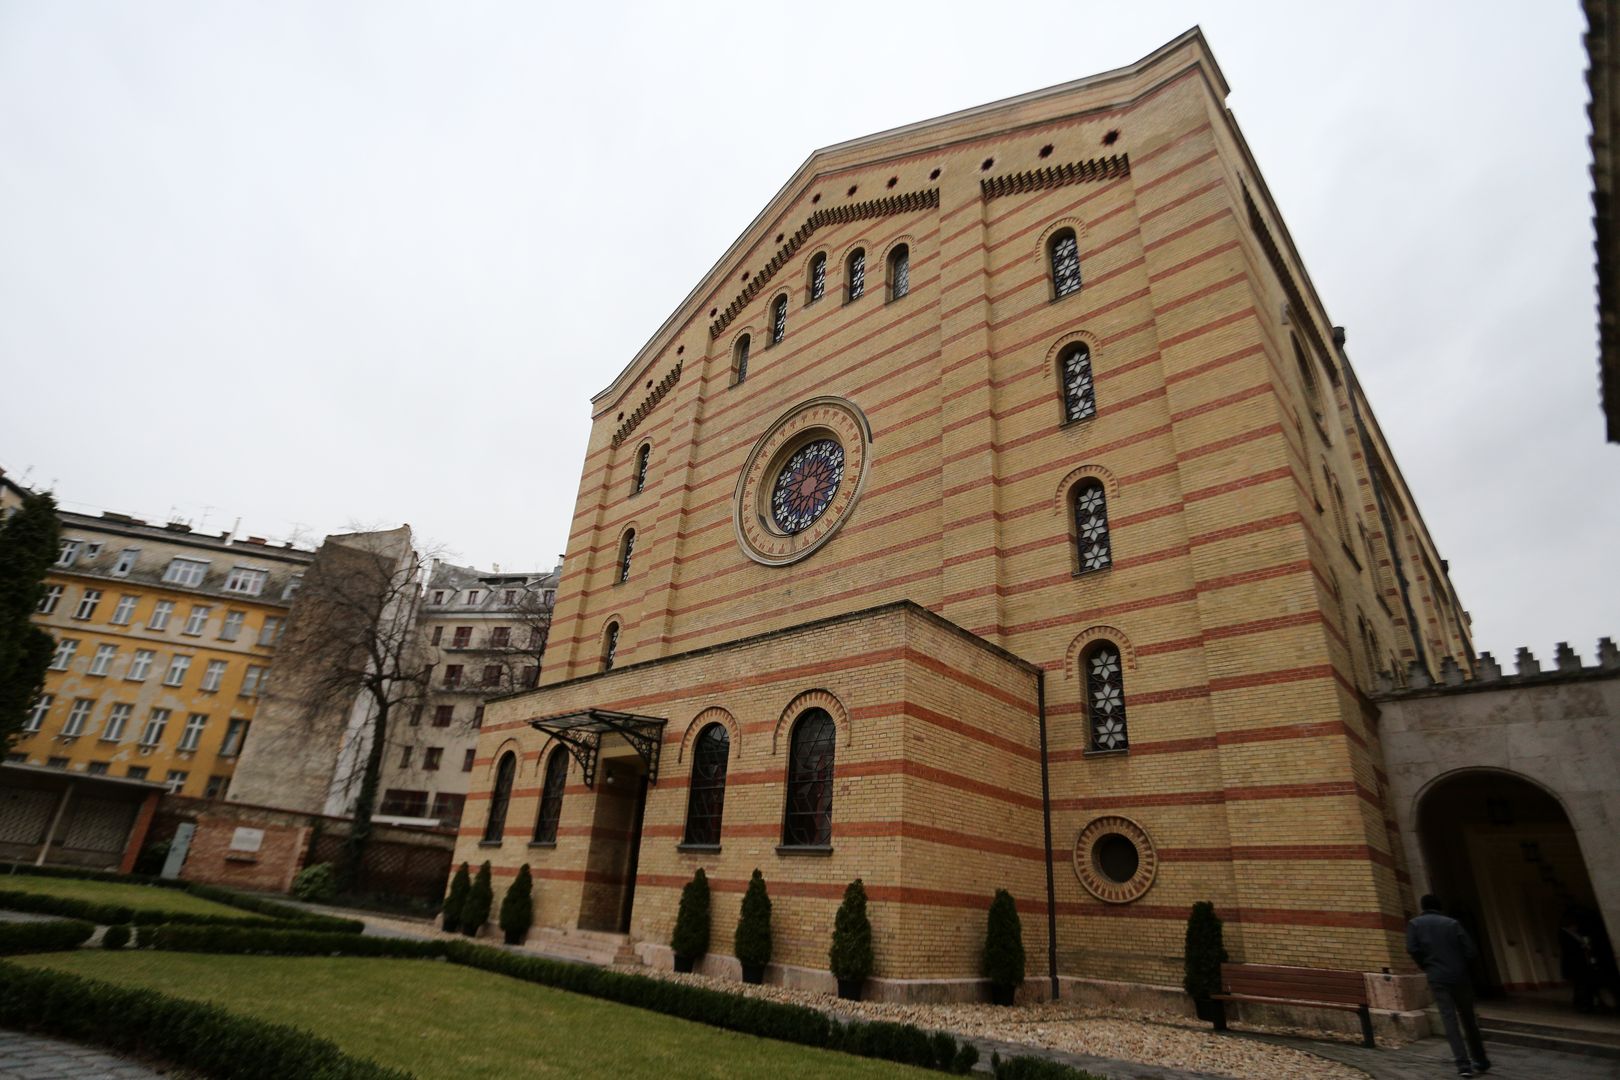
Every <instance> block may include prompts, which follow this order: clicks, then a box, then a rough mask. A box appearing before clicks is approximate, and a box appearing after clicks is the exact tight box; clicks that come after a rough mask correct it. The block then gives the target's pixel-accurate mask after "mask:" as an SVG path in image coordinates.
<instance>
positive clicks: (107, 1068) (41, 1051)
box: [0, 1030, 163, 1080]
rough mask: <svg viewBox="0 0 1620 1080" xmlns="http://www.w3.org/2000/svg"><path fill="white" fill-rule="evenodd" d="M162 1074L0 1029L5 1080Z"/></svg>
mask: <svg viewBox="0 0 1620 1080" xmlns="http://www.w3.org/2000/svg"><path fill="white" fill-rule="evenodd" d="M161 1076H163V1074H162V1073H159V1072H153V1071H152V1070H151V1069H149V1068H147V1067H146V1066H145V1065H136V1064H135V1063H134V1062H130V1061H123V1060H121V1059H119V1058H117V1057H114V1056H113V1055H111V1054H108V1053H104V1052H102V1051H100V1050H92V1049H90V1048H88V1047H84V1046H76V1045H74V1044H73V1043H69V1042H63V1041H62V1040H60V1039H48V1038H46V1037H45V1036H43V1035H23V1034H20V1033H18V1032H15V1031H4V1030H0V1078H3V1080H159V1077H161Z"/></svg>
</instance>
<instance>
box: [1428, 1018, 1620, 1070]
mask: <svg viewBox="0 0 1620 1080" xmlns="http://www.w3.org/2000/svg"><path fill="white" fill-rule="evenodd" d="M1428 1014H1429V1030H1430V1031H1431V1032H1433V1033H1434V1034H1435V1036H1437V1037H1439V1038H1444V1037H1445V1027H1444V1025H1442V1024H1441V1022H1440V1012H1439V1010H1437V1009H1429V1010H1428ZM1479 1033H1480V1035H1481V1037H1483V1038H1484V1039H1485V1041H1487V1042H1492V1043H1501V1044H1502V1045H1504V1046H1523V1047H1528V1048H1530V1049H1533V1050H1556V1051H1558V1052H1560V1053H1564V1054H1581V1055H1583V1056H1585V1057H1600V1058H1611V1059H1614V1060H1620V1031H1612V1030H1605V1029H1603V1028H1596V1027H1585V1026H1578V1025H1575V1024H1548V1023H1541V1022H1537V1021H1531V1020H1515V1019H1511V1018H1509V1017H1505V1016H1481V1017H1480V1018H1479Z"/></svg>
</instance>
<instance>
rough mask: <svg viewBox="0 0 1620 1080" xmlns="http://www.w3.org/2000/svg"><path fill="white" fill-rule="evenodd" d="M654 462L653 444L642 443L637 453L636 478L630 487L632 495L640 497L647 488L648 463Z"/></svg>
mask: <svg viewBox="0 0 1620 1080" xmlns="http://www.w3.org/2000/svg"><path fill="white" fill-rule="evenodd" d="M651 460H652V443H642V444H641V449H640V450H637V451H636V477H635V480H634V482H633V483H632V484H631V486H630V494H632V495H640V494H641V493H642V491H644V490H646V487H647V463H648V462H649V461H651Z"/></svg>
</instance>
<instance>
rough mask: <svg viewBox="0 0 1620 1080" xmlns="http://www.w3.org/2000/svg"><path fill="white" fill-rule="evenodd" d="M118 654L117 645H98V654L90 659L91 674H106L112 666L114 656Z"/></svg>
mask: <svg viewBox="0 0 1620 1080" xmlns="http://www.w3.org/2000/svg"><path fill="white" fill-rule="evenodd" d="M117 655H118V646H116V645H97V646H96V655H95V657H94V658H93V659H91V661H90V674H92V675H105V674H107V669H108V668H110V667H112V662H113V657H115V656H117Z"/></svg>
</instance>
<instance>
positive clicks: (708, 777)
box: [686, 724, 731, 845]
mask: <svg viewBox="0 0 1620 1080" xmlns="http://www.w3.org/2000/svg"><path fill="white" fill-rule="evenodd" d="M730 757H731V733H730V732H728V731H727V730H726V726H725V725H724V724H710V725H709V726H708V727H705V728H704V729H703V730H702V731H700V732H698V737H697V741H696V742H695V743H693V745H692V787H691V789H690V791H689V793H688V794H687V798H686V842H687V843H688V844H700V845H717V844H719V843H720V815H721V811H722V810H724V809H725V804H726V764H727V761H728V760H729V758H730Z"/></svg>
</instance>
